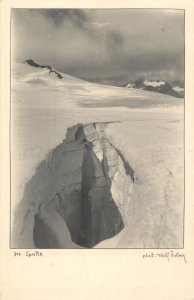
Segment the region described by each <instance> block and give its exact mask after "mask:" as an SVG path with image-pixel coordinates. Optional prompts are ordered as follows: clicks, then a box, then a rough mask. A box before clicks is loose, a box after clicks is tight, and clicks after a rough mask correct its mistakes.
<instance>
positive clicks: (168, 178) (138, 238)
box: [11, 63, 184, 248]
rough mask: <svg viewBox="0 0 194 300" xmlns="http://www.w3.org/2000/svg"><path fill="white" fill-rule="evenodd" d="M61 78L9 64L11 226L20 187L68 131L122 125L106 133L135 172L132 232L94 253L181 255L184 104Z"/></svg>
mask: <svg viewBox="0 0 194 300" xmlns="http://www.w3.org/2000/svg"><path fill="white" fill-rule="evenodd" d="M62 76H63V79H61V80H60V79H58V78H56V77H55V76H54V75H52V74H49V72H48V70H44V69H36V68H34V67H30V66H28V65H26V64H20V63H14V64H12V99H11V111H12V120H11V131H12V145H11V146H12V147H11V155H12V199H11V208H12V223H13V219H14V211H15V208H16V207H17V204H18V203H19V202H20V201H21V198H22V195H23V191H24V186H25V184H26V183H27V182H28V180H29V179H30V178H31V177H32V175H33V174H34V172H35V168H36V167H37V165H38V164H39V162H40V161H41V160H42V159H44V158H45V157H46V156H47V155H48V152H49V151H50V150H52V149H53V148H55V147H56V146H57V145H58V144H59V143H61V142H62V141H63V140H64V139H65V135H66V131H67V128H68V127H69V126H72V125H74V124H77V123H89V122H107V121H119V122H117V123H113V124H109V125H108V126H107V129H106V133H107V136H108V138H109V140H110V142H111V143H112V144H113V145H114V146H115V147H117V149H119V150H120V152H121V153H122V154H123V156H124V157H125V159H126V160H127V161H128V162H129V164H130V166H131V167H132V168H133V170H134V171H135V181H134V186H133V201H132V204H131V208H130V212H129V224H128V225H127V226H125V228H124V229H123V230H122V231H121V232H120V233H119V234H118V235H117V236H115V237H114V238H112V239H109V240H106V241H103V242H101V243H100V244H99V245H97V246H96V247H108V248H114V247H116V248H125V247H126V248H128V247H129V248H144V247H146V248H178V247H182V246H183V207H184V149H183V146H184V136H183V132H184V120H183V118H184V113H183V111H184V106H183V105H184V103H183V101H184V100H183V99H180V98H175V97H171V96H167V95H163V94H158V93H154V92H148V91H143V90H135V89H125V88H119V87H112V86H105V85H99V84H94V83H89V82H85V81H82V80H80V79H77V78H74V77H71V76H68V75H65V74H62ZM43 180H44V179H43ZM114 180H115V182H114V185H113V186H112V193H115V197H117V198H119V197H121V196H122V193H124V191H125V188H124V186H122V184H123V185H124V181H123V180H122V178H119V175H118V177H117V176H116V177H115V179H114ZM117 180H118V182H116V181H117ZM117 183H118V184H117Z"/></svg>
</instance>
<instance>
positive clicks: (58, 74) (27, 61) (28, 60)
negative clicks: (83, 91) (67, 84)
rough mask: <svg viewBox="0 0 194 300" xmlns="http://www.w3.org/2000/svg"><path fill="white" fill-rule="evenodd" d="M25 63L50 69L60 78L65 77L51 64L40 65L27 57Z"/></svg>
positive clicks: (50, 71)
mask: <svg viewBox="0 0 194 300" xmlns="http://www.w3.org/2000/svg"><path fill="white" fill-rule="evenodd" d="M24 63H26V64H28V65H30V66H31V67H35V68H42V69H43V68H44V69H48V70H49V73H54V74H55V75H56V76H57V77H58V78H59V79H62V78H63V76H62V75H61V74H60V73H59V72H57V71H55V70H53V69H52V68H51V67H50V66H48V65H39V64H37V63H36V62H35V61H34V60H33V59H27V60H25V61H24Z"/></svg>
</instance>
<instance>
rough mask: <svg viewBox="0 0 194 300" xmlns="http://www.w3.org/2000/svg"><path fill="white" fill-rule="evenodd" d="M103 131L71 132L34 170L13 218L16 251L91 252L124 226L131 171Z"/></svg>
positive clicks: (97, 127) (102, 127)
mask: <svg viewBox="0 0 194 300" xmlns="http://www.w3.org/2000/svg"><path fill="white" fill-rule="evenodd" d="M106 126H107V124H105V123H90V124H78V125H75V126H73V127H71V128H69V129H68V131H67V135H66V139H65V140H64V141H63V143H62V144H60V145H59V146H58V147H56V148H55V149H54V150H53V151H52V152H50V153H49V155H48V157H47V159H46V160H44V161H42V162H41V163H40V165H39V166H38V167H37V169H36V172H35V174H34V176H33V177H32V179H31V180H30V181H29V182H28V184H27V185H26V189H25V193H24V197H23V199H22V201H21V204H20V206H19V207H18V211H17V215H16V218H15V228H17V230H19V231H18V232H17V234H16V232H15V234H14V233H13V234H14V235H15V236H17V241H16V243H17V244H19V245H18V246H19V247H20V248H23V247H26V248H27V247H32V248H33V247H36V248H77V247H87V248H92V247H94V246H95V245H96V244H98V243H99V242H101V241H103V240H105V239H109V238H111V237H113V236H115V235H117V234H118V233H119V232H120V231H121V230H122V229H123V227H124V226H125V225H126V224H127V222H128V217H129V214H130V203H131V196H132V190H133V181H134V171H133V170H132V168H131V167H130V166H129V164H128V162H127V161H125V160H124V157H123V156H122V154H121V153H120V152H119V151H118V150H117V149H116V148H115V147H114V146H113V145H111V144H110V143H109V141H108V139H107V136H106ZM119 185H122V187H123V188H122V190H120V186H119ZM18 220H19V221H18ZM20 221H21V223H20V224H19V222H20Z"/></svg>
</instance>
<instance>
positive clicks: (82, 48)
mask: <svg viewBox="0 0 194 300" xmlns="http://www.w3.org/2000/svg"><path fill="white" fill-rule="evenodd" d="M12 44H13V47H12V48H13V54H14V58H15V59H16V60H20V61H23V60H24V59H26V58H33V59H35V60H37V61H38V62H40V63H42V64H49V65H53V66H54V67H55V68H57V69H59V70H60V71H62V72H64V73H69V74H72V75H74V76H78V77H82V78H86V79H92V78H93V79H94V78H96V79H97V78H99V80H100V78H101V79H104V78H123V77H126V78H129V79H133V78H137V77H138V76H140V75H149V76H150V77H153V76H156V77H157V76H158V77H159V76H166V77H169V78H172V77H174V78H179V79H180V78H183V76H184V14H183V11H178V10H159V9H158V10H157V9H156V10H151V9H150V10H143V9H115V10H80V9H39V10H37V9H13V20H12ZM157 74H158V75H157Z"/></svg>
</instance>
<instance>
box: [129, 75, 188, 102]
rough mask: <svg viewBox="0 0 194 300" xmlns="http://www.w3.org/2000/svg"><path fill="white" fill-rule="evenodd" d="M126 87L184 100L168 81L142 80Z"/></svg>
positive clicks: (181, 94)
mask: <svg viewBox="0 0 194 300" xmlns="http://www.w3.org/2000/svg"><path fill="white" fill-rule="evenodd" d="M126 87H127V88H135V89H142V90H145V91H152V92H157V93H161V94H166V95H170V96H173V97H177V98H182V97H183V96H184V94H183V93H182V92H181V93H180V92H178V91H177V90H175V89H174V88H173V87H172V86H171V84H170V83H169V82H167V81H159V80H157V81H153V80H147V79H144V78H140V79H137V80H136V81H134V82H132V83H128V84H127V85H126Z"/></svg>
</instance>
